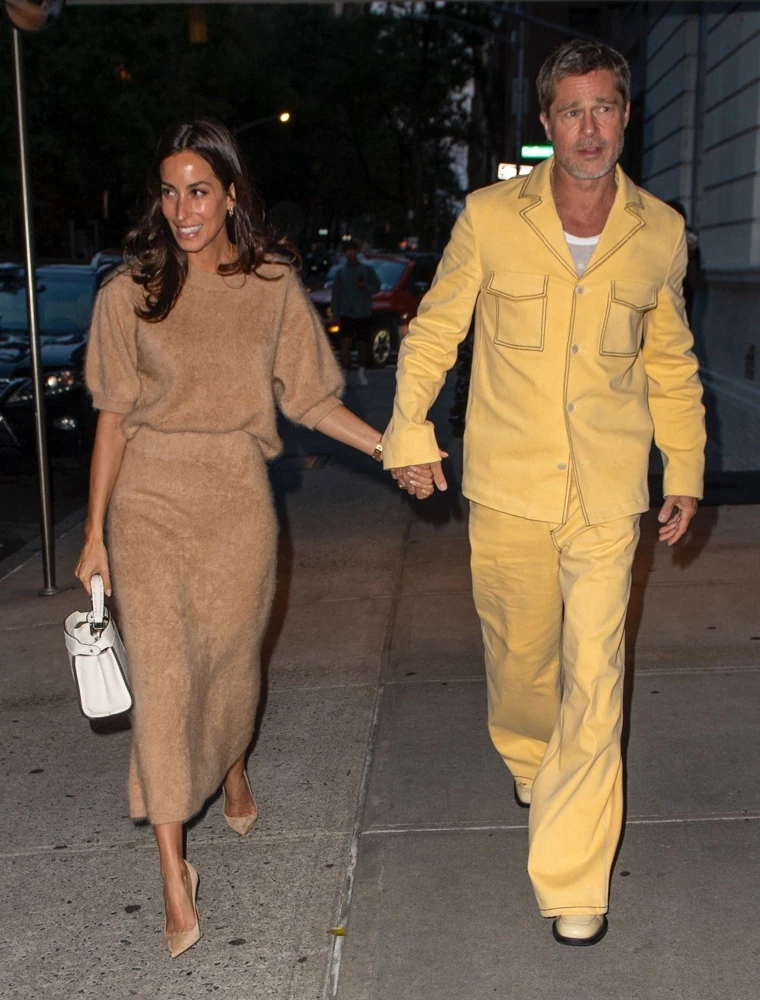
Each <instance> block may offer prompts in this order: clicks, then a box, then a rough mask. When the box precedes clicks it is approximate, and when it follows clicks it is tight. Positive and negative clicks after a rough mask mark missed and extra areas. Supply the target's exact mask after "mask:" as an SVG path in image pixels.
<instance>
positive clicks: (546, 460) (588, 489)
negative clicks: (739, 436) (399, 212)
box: [383, 160, 705, 524]
mask: <svg viewBox="0 0 760 1000" xmlns="http://www.w3.org/2000/svg"><path fill="white" fill-rule="evenodd" d="M551 167H552V161H551V160H549V161H546V162H545V163H542V164H541V165H540V166H538V167H537V168H536V169H535V170H534V171H533V173H532V174H530V175H529V176H528V177H520V178H516V179H515V180H512V181H506V182H503V183H500V184H495V185H493V186H492V187H488V188H484V189H483V190H480V191H477V192H475V193H474V194H472V195H470V196H469V197H468V198H467V203H466V206H465V209H464V211H463V212H462V214H461V215H460V217H459V219H458V220H457V223H456V225H455V227H454V230H453V233H452V236H451V240H450V242H449V244H448V246H447V247H446V250H445V252H444V255H443V259H442V260H441V263H440V266H439V268H438V272H437V274H436V278H435V281H434V283H433V285H432V287H431V289H430V291H429V292H428V294H427V295H426V296H425V298H424V300H423V302H422V304H421V306H420V311H419V315H418V316H417V318H416V319H415V320H414V321H413V322H412V323H411V324H410V329H409V334H408V335H407V337H406V338H405V339H404V341H403V344H402V347H401V350H400V353H399V361H398V374H397V381H398V385H397V390H396V399H395V402H394V407H393V417H392V419H391V422H390V424H389V426H388V429H387V430H386V432H385V435H384V438H383V448H384V464H385V467H386V468H398V467H400V466H404V465H412V464H416V463H423V462H432V461H435V460H436V459H437V458H438V448H437V445H436V440H435V431H434V428H433V425H432V423H430V422H429V421H428V420H427V414H428V410H429V409H430V407H431V405H432V404H433V402H434V400H435V398H436V396H437V395H438V393H439V391H440V389H441V386H442V385H443V382H444V379H445V376H446V372H447V371H448V370H449V369H450V368H451V367H452V365H453V364H454V362H455V361H456V356H457V347H458V345H459V343H460V341H461V340H462V339H463V338H464V337H465V335H466V333H467V331H468V329H469V326H470V321H471V318H472V313H473V309H475V310H476V313H475V350H474V357H473V365H472V378H471V384H470V398H469V404H468V408H467V425H466V431H465V442H464V444H465V462H464V479H463V483H462V488H463V492H464V494H465V496H466V497H468V498H469V499H470V500H474V501H475V502H476V503H479V504H483V505H485V506H487V507H491V508H493V509H495V510H501V511H505V512H506V513H509V514H515V515H517V516H519V517H526V518H531V519H535V520H540V521H550V522H556V523H559V522H560V521H561V520H562V518H563V514H564V509H565V501H566V497H567V492H568V487H569V476H570V470H571V468H572V469H574V470H575V475H576V479H577V483H578V488H579V492H580V494H581V498H582V503H583V507H584V514H585V517H586V521H587V522H588V523H589V524H597V523H599V522H602V521H608V520H612V519H614V518H617V517H623V516H625V515H627V514H635V513H640V512H642V511H644V510H646V509H647V508H648V506H649V496H648V491H647V469H648V459H649V451H650V447H651V443H652V434H653V432H654V439H655V442H656V444H657V447H658V448H659V449H660V451H661V453H662V457H663V462H664V466H665V484H664V485H665V492H666V493H667V494H675V495H683V496H693V497H701V496H702V478H703V471H704V446H705V430H704V408H703V406H702V387H701V384H700V381H699V376H698V374H697V367H698V366H697V361H696V358H695V357H694V354H693V353H692V345H693V339H692V336H691V333H690V331H689V328H688V326H687V324H686V319H685V313H684V302H683V296H682V293H681V286H682V282H683V276H684V272H685V270H686V242H685V238H684V225H683V220H682V219H681V217H680V216H679V215H678V214H677V213H676V212H674V211H672V210H671V209H670V208H668V207H667V206H666V205H664V204H663V203H662V202H661V201H659V200H658V199H657V198H655V197H653V196H652V195H650V194H648V193H647V192H646V191H643V190H641V189H640V188H637V187H636V185H635V184H634V183H633V182H632V181H631V180H630V179H629V178H628V177H627V176H626V175H625V174H624V173H623V171H622V170H621V169H620V168H619V167H618V168H617V181H618V189H617V195H616V198H615V202H614V205H613V207H612V211H611V212H610V215H609V218H608V220H607V224H606V226H605V228H604V232H603V233H602V235H601V239H600V240H599V243H598V245H597V247H596V248H595V250H594V254H593V256H592V258H591V260H590V261H589V263H588V265H587V267H586V270H585V272H584V273H583V275H582V276H580V277H579V276H578V274H577V273H576V270H575V266H574V264H573V259H572V257H571V255H570V251H569V249H568V246H567V242H566V240H565V237H564V234H563V232H562V223H561V222H560V219H559V215H558V214H557V210H556V207H555V204H554V198H553V196H552V192H551V185H550V180H549V177H550V171H551Z"/></svg>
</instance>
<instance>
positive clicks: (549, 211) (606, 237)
mask: <svg viewBox="0 0 760 1000" xmlns="http://www.w3.org/2000/svg"><path fill="white" fill-rule="evenodd" d="M553 167H554V157H551V158H550V159H548V160H544V162H543V163H540V164H539V165H538V166H537V167H535V169H534V170H533V171H532V172H531V173H530V174H529V175H528V176H527V177H526V179H525V183H524V184H523V186H522V188H521V190H520V198H521V199H525V200H526V202H527V204H526V206H525V207H524V208H523V209H521V211H520V215H521V216H522V218H523V219H524V220H525V222H526V223H527V224H528V225H529V226H530V227H531V229H532V230H533V231H534V232H535V233H536V234H537V235H538V237H539V238H540V239H541V240H542V242H543V243H544V244H545V245H546V247H547V248H548V249H549V250H550V251H551V252H552V253H553V254H554V256H555V257H556V259H557V260H558V262H559V263H560V264H562V265H563V266H564V267H565V268H566V269H567V270H568V271H570V272H571V273H572V274H573V275H574V276H575V277H577V272H576V270H575V264H574V263H573V258H572V256H571V254H570V250H569V248H568V246H567V240H566V239H565V234H564V232H563V230H562V222H561V221H560V217H559V214H558V212H557V206H556V204H555V202H554V195H553V193H552V187H551V172H552V169H553ZM615 179H616V181H617V194H616V195H615V201H614V203H613V205H612V209H611V210H610V214H609V216H608V218H607V223H606V225H605V227H604V230H603V231H602V235H601V239H600V240H599V243H598V245H597V247H596V249H595V250H594V254H593V256H592V258H591V260H590V261H589V263H588V265H587V267H586V270H585V271H584V275H586V274H588V273H589V272H590V271H592V270H594V269H595V268H597V267H599V265H600V264H602V263H604V261H606V260H607V259H608V257H610V256H611V255H612V254H613V253H615V251H616V250H618V249H620V247H621V246H622V245H623V244H624V243H627V242H628V240H629V239H630V238H631V237H632V236H633V234H634V233H636V232H638V230H639V229H641V228H642V226H644V225H645V223H644V220H643V219H642V218H641V216H640V215H639V214H638V213H639V210H640V209H642V208H643V202H642V200H641V194H640V192H639V190H638V188H637V187H636V185H635V184H634V183H633V181H632V180H631V179H630V178H629V177H628V176H627V174H626V173H625V172H624V171H623V170H622V169H621V168H620V166H616V167H615Z"/></svg>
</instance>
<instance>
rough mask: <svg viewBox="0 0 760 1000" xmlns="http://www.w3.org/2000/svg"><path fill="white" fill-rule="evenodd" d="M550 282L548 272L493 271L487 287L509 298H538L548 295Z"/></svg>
mask: <svg viewBox="0 0 760 1000" xmlns="http://www.w3.org/2000/svg"><path fill="white" fill-rule="evenodd" d="M548 284H549V275H548V274H522V273H520V272H518V271H492V272H491V277H490V278H489V279H488V284H487V285H486V288H487V289H488V291H489V292H495V293H496V295H503V296H504V297H505V298H508V299H538V298H542V297H543V296H544V295H546V289H547V286H548Z"/></svg>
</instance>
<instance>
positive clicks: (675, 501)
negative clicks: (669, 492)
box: [657, 497, 697, 545]
mask: <svg viewBox="0 0 760 1000" xmlns="http://www.w3.org/2000/svg"><path fill="white" fill-rule="evenodd" d="M696 513H697V501H696V499H695V498H694V497H665V503H664V504H663V505H662V510H661V511H660V513H659V514H658V515H657V520H658V521H659V522H660V524H661V525H662V527H661V528H660V541H661V542H667V543H668V545H675V544H676V542H677V541H678V539H679V538H683V536H684V535H685V534H686V530H687V528H688V527H689V523H690V521H691V519H692V518H693V517H694V515H695V514H696Z"/></svg>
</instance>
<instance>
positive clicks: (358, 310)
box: [331, 240, 380, 385]
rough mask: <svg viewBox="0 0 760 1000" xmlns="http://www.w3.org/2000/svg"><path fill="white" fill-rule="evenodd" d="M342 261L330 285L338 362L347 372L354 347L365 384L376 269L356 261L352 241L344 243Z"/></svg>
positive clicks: (359, 377) (356, 249) (377, 282)
mask: <svg viewBox="0 0 760 1000" xmlns="http://www.w3.org/2000/svg"><path fill="white" fill-rule="evenodd" d="M343 254H344V256H345V258H346V259H345V263H344V264H343V265H342V266H341V267H339V268H338V270H337V272H336V274H335V280H334V282H333V288H332V303H331V308H332V314H333V316H334V317H335V319H336V320H337V321H338V323H339V325H340V333H339V337H340V363H341V365H342V366H343V370H344V371H345V372H346V373H348V370H349V368H350V367H351V351H352V350H353V349H354V348H356V352H357V354H358V362H359V371H358V373H357V380H358V382H359V385H367V384H368V383H367V373H366V368H367V361H368V360H369V346H370V341H371V340H372V296H373V295H375V294H376V293H377V292H379V291H380V279H379V278H378V276H377V271H376V270H375V269H374V267H372V266H370V265H369V264H365V263H363V262H362V261H360V260H359V247H358V245H357V244H356V241H355V240H347V241H346V243H345V244H344V245H343Z"/></svg>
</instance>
